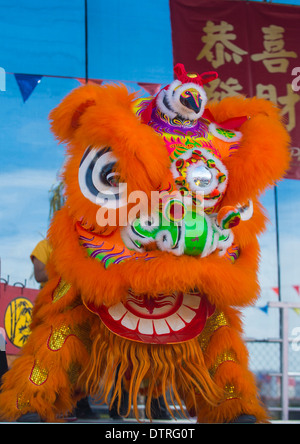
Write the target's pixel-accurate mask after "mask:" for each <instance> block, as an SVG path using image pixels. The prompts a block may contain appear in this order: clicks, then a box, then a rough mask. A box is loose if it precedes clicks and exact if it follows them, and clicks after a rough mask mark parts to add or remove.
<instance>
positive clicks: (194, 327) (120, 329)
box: [88, 291, 214, 344]
mask: <svg viewBox="0 0 300 444" xmlns="http://www.w3.org/2000/svg"><path fill="white" fill-rule="evenodd" d="M88 308H89V309H90V310H91V311H93V312H95V313H97V314H98V315H99V317H100V318H101V320H102V322H103V323H104V324H105V325H106V327H107V328H108V329H109V330H111V331H112V332H113V333H115V334H117V335H118V336H122V337H124V338H126V339H130V340H133V341H138V342H146V343H152V344H166V343H176V342H184V341H188V340H190V339H193V338H194V337H196V336H198V335H199V334H200V333H201V331H202V330H203V328H204V326H205V323H206V320H207V318H208V317H209V316H211V315H212V314H213V312H214V307H213V306H212V305H211V304H210V303H209V302H208V301H207V299H206V298H205V296H203V295H201V294H200V293H197V292H189V293H182V292H174V293H170V294H164V295H158V296H157V297H156V298H149V297H141V296H137V295H135V294H134V293H133V292H131V291H129V292H128V295H127V298H126V300H125V301H123V302H119V303H118V304H116V305H113V306H111V307H106V306H105V305H101V306H100V307H96V306H94V305H93V304H90V305H88Z"/></svg>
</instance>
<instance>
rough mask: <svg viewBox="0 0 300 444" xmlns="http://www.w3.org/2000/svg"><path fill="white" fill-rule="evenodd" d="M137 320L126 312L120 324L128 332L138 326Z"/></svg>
mask: <svg viewBox="0 0 300 444" xmlns="http://www.w3.org/2000/svg"><path fill="white" fill-rule="evenodd" d="M138 321H139V318H138V317H137V316H135V315H134V314H132V313H130V311H128V312H127V313H126V315H125V316H124V318H123V319H122V321H121V324H122V325H123V326H124V327H126V328H128V330H135V329H136V327H137V324H138Z"/></svg>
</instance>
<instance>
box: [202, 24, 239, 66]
mask: <svg viewBox="0 0 300 444" xmlns="http://www.w3.org/2000/svg"><path fill="white" fill-rule="evenodd" d="M203 31H204V32H205V34H206V35H204V36H203V37H202V39H201V40H202V42H203V43H205V45H204V47H203V48H202V50H201V51H200V52H199V54H198V56H197V58H196V60H201V59H203V58H206V60H207V61H208V62H211V64H212V66H213V67H214V68H218V67H219V66H221V65H224V63H225V62H231V60H233V61H234V62H235V63H236V64H239V63H240V62H241V61H242V56H243V55H246V54H247V51H244V50H243V49H241V48H239V47H238V46H237V45H235V44H234V43H232V41H233V40H236V34H233V33H230V31H233V26H232V25H230V24H229V23H227V22H225V21H221V23H220V25H215V24H214V23H213V22H211V21H208V22H206V26H205V27H204V28H203ZM213 48H215V52H213V51H212V49H213ZM226 50H227V51H226Z"/></svg>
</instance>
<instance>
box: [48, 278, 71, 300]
mask: <svg viewBox="0 0 300 444" xmlns="http://www.w3.org/2000/svg"><path fill="white" fill-rule="evenodd" d="M70 288H71V284H68V282H65V281H64V280H62V279H61V280H60V281H59V283H58V286H57V287H56V289H55V290H54V293H53V297H52V302H57V301H59V300H60V299H61V298H62V297H64V296H65V295H66V294H67V293H68V291H69V290H70Z"/></svg>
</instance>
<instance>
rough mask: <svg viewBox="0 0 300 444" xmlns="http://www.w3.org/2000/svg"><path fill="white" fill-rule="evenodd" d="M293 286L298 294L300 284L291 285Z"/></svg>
mask: <svg viewBox="0 0 300 444" xmlns="http://www.w3.org/2000/svg"><path fill="white" fill-rule="evenodd" d="M293 288H294V289H295V290H296V292H297V293H298V296H300V285H293Z"/></svg>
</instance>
